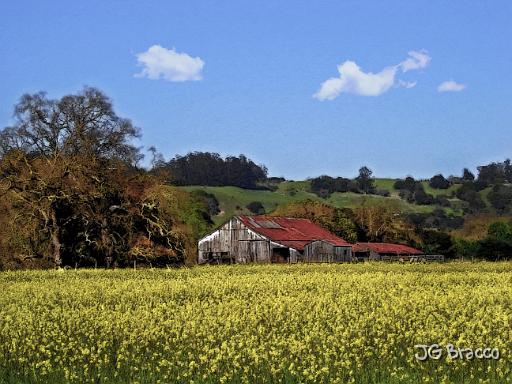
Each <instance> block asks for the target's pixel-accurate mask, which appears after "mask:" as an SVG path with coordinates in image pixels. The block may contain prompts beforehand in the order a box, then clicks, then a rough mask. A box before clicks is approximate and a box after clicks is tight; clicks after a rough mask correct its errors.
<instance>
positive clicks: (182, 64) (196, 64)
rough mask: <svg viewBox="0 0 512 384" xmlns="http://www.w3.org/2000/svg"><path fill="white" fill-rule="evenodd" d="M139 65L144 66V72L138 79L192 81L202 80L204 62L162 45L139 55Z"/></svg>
mask: <svg viewBox="0 0 512 384" xmlns="http://www.w3.org/2000/svg"><path fill="white" fill-rule="evenodd" d="M136 56H137V62H138V65H140V66H142V67H143V68H142V72H140V73H137V74H136V75H135V76H136V77H147V78H148V79H152V80H158V79H164V80H167V81H191V80H201V79H202V74H201V71H202V70H203V66H204V61H203V60H201V58H199V57H192V56H189V55H188V54H186V53H178V52H176V51H175V50H174V48H173V49H167V48H164V47H162V46H160V45H153V46H151V47H149V49H148V50H147V51H146V52H142V53H138V54H137V55H136Z"/></svg>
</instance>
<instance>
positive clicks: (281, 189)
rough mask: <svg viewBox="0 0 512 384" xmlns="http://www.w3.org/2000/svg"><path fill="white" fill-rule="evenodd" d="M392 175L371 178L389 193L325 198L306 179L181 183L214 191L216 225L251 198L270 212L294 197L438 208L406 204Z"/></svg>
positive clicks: (350, 205)
mask: <svg viewBox="0 0 512 384" xmlns="http://www.w3.org/2000/svg"><path fill="white" fill-rule="evenodd" d="M394 181H395V180H394V179H384V178H379V179H375V184H376V186H377V187H378V188H385V189H387V190H388V191H389V192H390V196H389V197H383V196H378V195H363V194H357V193H352V192H346V193H339V192H336V193H333V194H332V195H331V196H330V197H328V198H327V199H322V198H320V197H318V196H317V195H315V194H314V193H311V192H310V191H309V186H310V182H309V181H307V180H306V181H283V182H281V183H279V184H278V185H277V189H276V190H275V191H268V190H249V189H242V188H238V187H232V186H225V187H208V186H187V187H181V188H183V189H185V190H187V191H189V192H190V191H195V190H203V191H205V192H208V193H212V194H213V195H215V197H216V198H217V200H218V201H219V208H220V210H221V212H220V214H218V215H216V216H214V217H213V220H214V223H215V224H216V225H219V224H221V223H223V222H225V221H227V220H229V219H230V218H231V217H232V216H234V215H237V214H249V213H250V211H249V210H248V209H247V208H246V207H247V205H248V204H249V203H251V202H254V201H259V202H261V204H262V205H263V207H264V208H265V212H266V213H270V212H272V211H273V210H275V209H276V208H277V207H278V206H279V205H284V204H288V203H290V202H294V201H303V200H306V199H311V200H317V201H323V202H325V203H327V204H330V205H333V206H335V207H339V208H344V207H346V208H354V207H357V206H359V205H361V204H362V202H363V201H366V202H367V203H370V204H371V203H375V202H382V201H384V202H393V204H396V205H398V206H399V207H400V208H401V209H402V210H403V211H404V212H431V211H433V210H434V209H436V208H440V207H439V206H437V205H416V204H410V203H408V202H407V201H405V200H402V199H400V197H399V195H398V191H397V190H395V189H394V188H393V183H394ZM423 184H424V187H425V191H426V192H427V193H430V194H432V195H434V196H437V195H440V194H446V195H449V194H450V193H451V192H452V191H455V190H456V189H457V188H459V187H460V185H458V184H455V185H453V186H451V187H450V188H449V189H446V190H436V189H433V188H431V187H430V186H429V185H428V182H427V181H424V182H423ZM482 195H483V196H484V197H485V191H482ZM450 200H451V202H452V203H455V204H454V205H455V206H456V205H457V202H460V201H459V200H458V199H456V198H451V199H450ZM443 209H445V211H446V212H447V213H451V214H454V215H461V214H462V211H461V210H460V209H457V208H455V209H453V208H443Z"/></svg>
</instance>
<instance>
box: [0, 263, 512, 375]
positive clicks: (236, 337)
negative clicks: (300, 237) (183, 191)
mask: <svg viewBox="0 0 512 384" xmlns="http://www.w3.org/2000/svg"><path fill="white" fill-rule="evenodd" d="M434 343H437V344H439V345H441V347H443V348H444V346H445V345H447V344H449V343H451V344H453V345H454V346H455V347H468V348H474V349H476V348H485V347H489V348H497V349H499V352H500V358H499V359H498V360H494V359H478V358H474V359H471V360H469V359H451V358H450V357H449V356H448V355H447V354H443V355H442V356H441V358H440V359H439V360H435V359H429V360H427V361H419V360H417V359H416V358H415V354H416V353H418V352H419V350H418V349H417V348H415V345H417V344H425V345H430V344H434ZM511 349H512V263H494V264H491V263H474V264H471V263H447V264H439V265H433V264H432V265H398V264H372V263H366V264H357V265H246V266H241V265H239V266H210V267H194V268H190V269H173V270H171V269H169V270H155V269H153V270H137V271H134V270H78V271H74V270H67V271H24V272H2V273H0V382H1V383H4V382H6V383H11V382H12V383H27V382H34V383H37V382H44V383H60V382H76V383H85V382H90V383H117V382H130V383H136V382H139V383H155V382H161V383H175V382H180V383H192V382H193V383H219V382H220V383H233V382H234V383H265V382H280V383H299V382H300V383H345V382H356V383H395V382H396V383H398V382H401V383H403V382H406V383H409V382H412V383H416V382H417V383H420V382H432V383H441V382H456V383H469V382H486V383H500V382H511V381H512V359H511V353H512V350H511Z"/></svg>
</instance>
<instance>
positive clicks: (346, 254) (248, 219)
mask: <svg viewBox="0 0 512 384" xmlns="http://www.w3.org/2000/svg"><path fill="white" fill-rule="evenodd" d="M198 253H199V254H198V262H199V264H204V263H219V264H221V263H253V262H256V263H258V262H260V263H296V262H299V261H306V262H341V261H350V260H351V258H352V245H351V244H350V243H347V242H346V241H345V240H343V239H342V238H340V237H338V236H335V235H334V234H332V233H330V232H329V231H327V230H325V229H323V228H322V227H320V226H318V225H316V224H314V223H313V222H311V221H310V220H307V219H297V218H290V217H274V216H267V215H261V216H235V217H233V218H232V219H231V220H229V221H228V222H227V223H225V224H224V225H222V226H221V227H219V228H218V229H217V230H216V231H214V232H213V233H211V234H209V235H207V236H205V237H203V238H202V239H201V240H199V243H198Z"/></svg>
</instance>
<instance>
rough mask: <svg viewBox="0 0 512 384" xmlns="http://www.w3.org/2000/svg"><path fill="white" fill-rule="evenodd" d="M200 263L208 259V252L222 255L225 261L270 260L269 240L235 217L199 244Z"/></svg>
mask: <svg viewBox="0 0 512 384" xmlns="http://www.w3.org/2000/svg"><path fill="white" fill-rule="evenodd" d="M198 251H199V255H198V262H199V264H201V263H205V262H207V261H208V254H209V253H214V254H215V255H217V256H219V255H222V258H223V259H224V260H223V261H226V262H230V261H231V262H237V263H248V262H268V261H270V254H271V251H270V245H269V240H268V239H266V238H265V237H264V236H261V235H259V234H257V233H255V232H254V231H252V230H250V229H249V228H247V227H246V226H245V225H244V224H243V223H242V222H241V221H240V220H238V219H237V218H233V219H231V220H230V221H228V222H227V223H226V224H224V225H223V226H222V227H220V228H219V229H217V230H216V231H215V232H213V233H212V234H210V235H208V236H206V237H204V238H203V239H201V240H200V241H199V244H198Z"/></svg>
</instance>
